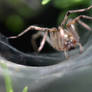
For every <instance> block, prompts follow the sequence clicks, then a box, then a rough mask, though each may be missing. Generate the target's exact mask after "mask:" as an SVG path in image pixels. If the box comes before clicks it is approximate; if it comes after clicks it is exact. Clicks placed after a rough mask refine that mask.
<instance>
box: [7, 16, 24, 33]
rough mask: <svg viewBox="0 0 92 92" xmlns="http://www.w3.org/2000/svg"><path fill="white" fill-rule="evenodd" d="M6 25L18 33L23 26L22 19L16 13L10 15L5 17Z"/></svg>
mask: <svg viewBox="0 0 92 92" xmlns="http://www.w3.org/2000/svg"><path fill="white" fill-rule="evenodd" d="M6 25H7V27H8V29H9V30H10V31H12V32H15V33H16V32H17V33H19V30H22V28H23V26H24V21H23V19H22V18H21V17H20V16H18V15H11V16H9V17H7V20H6Z"/></svg>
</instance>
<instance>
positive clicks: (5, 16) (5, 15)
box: [0, 0, 92, 33]
mask: <svg viewBox="0 0 92 92" xmlns="http://www.w3.org/2000/svg"><path fill="white" fill-rule="evenodd" d="M48 3H49V5H52V6H53V7H54V8H56V9H59V10H60V14H59V15H58V18H57V23H58V24H59V23H60V22H61V21H62V20H63V18H64V15H65V13H66V11H68V10H70V9H79V8H85V7H88V6H89V5H91V4H92V0H1V1H0V20H1V21H2V22H3V23H5V26H6V27H7V29H8V30H9V31H12V32H14V33H19V32H20V31H22V29H23V28H24V26H25V25H26V23H27V21H28V20H30V19H32V17H35V16H37V15H38V14H40V13H41V12H43V11H44V10H45V9H46V8H47V7H48V6H49V5H47V6H46V7H43V5H46V4H48ZM39 4H40V5H39ZM39 7H40V8H39ZM41 9H42V10H43V11H41ZM91 14H92V13H91ZM48 15H49V14H48ZM74 16H76V14H75V15H74ZM43 17H44V16H43Z"/></svg>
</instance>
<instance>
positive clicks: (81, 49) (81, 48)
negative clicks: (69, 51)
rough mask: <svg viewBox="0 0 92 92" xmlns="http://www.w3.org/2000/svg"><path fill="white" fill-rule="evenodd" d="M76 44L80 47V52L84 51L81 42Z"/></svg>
mask: <svg viewBox="0 0 92 92" xmlns="http://www.w3.org/2000/svg"><path fill="white" fill-rule="evenodd" d="M77 45H78V46H79V47H80V53H82V52H83V51H84V48H83V46H82V45H81V43H77Z"/></svg>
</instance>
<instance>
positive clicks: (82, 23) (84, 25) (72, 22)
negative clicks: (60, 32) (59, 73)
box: [66, 15, 92, 53]
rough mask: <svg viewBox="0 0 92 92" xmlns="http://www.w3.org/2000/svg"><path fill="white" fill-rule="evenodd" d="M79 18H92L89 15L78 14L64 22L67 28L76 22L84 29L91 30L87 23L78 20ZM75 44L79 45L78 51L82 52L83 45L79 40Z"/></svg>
mask: <svg viewBox="0 0 92 92" xmlns="http://www.w3.org/2000/svg"><path fill="white" fill-rule="evenodd" d="M81 18H85V19H90V20H92V17H90V16H85V15H80V16H78V17H76V18H74V19H73V20H71V21H70V22H68V24H66V26H67V28H69V27H70V26H71V25H72V24H75V23H76V22H78V23H79V24H81V25H82V26H83V27H85V28H86V29H88V30H92V29H91V28H90V27H89V26H88V25H87V24H85V23H84V22H82V21H80V19H81ZM77 45H78V46H79V47H80V53H82V52H83V49H84V48H83V46H82V45H81V43H79V42H77Z"/></svg>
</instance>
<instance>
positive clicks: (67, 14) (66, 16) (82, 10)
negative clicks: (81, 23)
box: [61, 5, 92, 26]
mask: <svg viewBox="0 0 92 92" xmlns="http://www.w3.org/2000/svg"><path fill="white" fill-rule="evenodd" d="M91 8H92V5H91V6H89V7H88V8H85V9H78V10H69V11H68V12H66V14H65V17H64V20H63V22H62V23H61V26H63V25H65V24H66V21H67V19H68V16H69V15H70V14H72V13H78V12H84V11H88V10H89V9H91Z"/></svg>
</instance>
